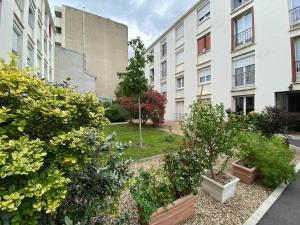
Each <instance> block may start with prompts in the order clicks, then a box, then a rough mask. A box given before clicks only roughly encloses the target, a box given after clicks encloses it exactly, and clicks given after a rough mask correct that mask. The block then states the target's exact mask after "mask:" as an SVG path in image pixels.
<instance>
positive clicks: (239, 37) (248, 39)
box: [234, 27, 253, 48]
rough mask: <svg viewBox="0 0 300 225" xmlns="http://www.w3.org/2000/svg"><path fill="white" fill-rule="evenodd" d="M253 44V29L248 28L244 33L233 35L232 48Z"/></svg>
mask: <svg viewBox="0 0 300 225" xmlns="http://www.w3.org/2000/svg"><path fill="white" fill-rule="evenodd" d="M252 42H253V28H252V27H251V28H249V29H247V30H245V31H242V32H240V33H237V34H235V35H234V47H235V48H237V47H240V46H243V45H245V44H248V43H252Z"/></svg>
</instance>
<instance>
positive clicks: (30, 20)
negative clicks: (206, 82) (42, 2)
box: [28, 1, 35, 29]
mask: <svg viewBox="0 0 300 225" xmlns="http://www.w3.org/2000/svg"><path fill="white" fill-rule="evenodd" d="M34 21H35V10H34V6H33V5H32V2H31V1H29V8H28V24H29V26H30V27H31V28H32V29H34Z"/></svg>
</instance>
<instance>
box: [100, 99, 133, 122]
mask: <svg viewBox="0 0 300 225" xmlns="http://www.w3.org/2000/svg"><path fill="white" fill-rule="evenodd" d="M104 107H105V108H106V110H105V117H106V118H107V119H108V120H109V121H110V122H111V123H117V122H125V121H127V120H128V119H129V115H128V112H127V110H126V109H124V108H122V107H121V106H120V105H119V104H118V103H116V102H113V103H104Z"/></svg>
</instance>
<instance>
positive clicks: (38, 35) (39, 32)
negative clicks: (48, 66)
mask: <svg viewBox="0 0 300 225" xmlns="http://www.w3.org/2000/svg"><path fill="white" fill-rule="evenodd" d="M37 32H38V33H37V49H38V51H40V52H42V43H41V40H42V27H41V25H39V24H38V29H37Z"/></svg>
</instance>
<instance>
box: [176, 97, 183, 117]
mask: <svg viewBox="0 0 300 225" xmlns="http://www.w3.org/2000/svg"><path fill="white" fill-rule="evenodd" d="M175 107H176V113H175V118H176V121H183V120H184V101H177V102H176V106H175Z"/></svg>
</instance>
